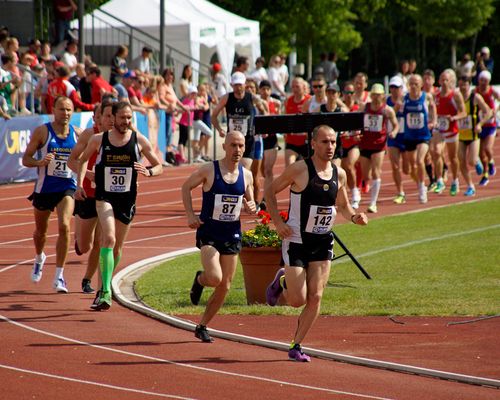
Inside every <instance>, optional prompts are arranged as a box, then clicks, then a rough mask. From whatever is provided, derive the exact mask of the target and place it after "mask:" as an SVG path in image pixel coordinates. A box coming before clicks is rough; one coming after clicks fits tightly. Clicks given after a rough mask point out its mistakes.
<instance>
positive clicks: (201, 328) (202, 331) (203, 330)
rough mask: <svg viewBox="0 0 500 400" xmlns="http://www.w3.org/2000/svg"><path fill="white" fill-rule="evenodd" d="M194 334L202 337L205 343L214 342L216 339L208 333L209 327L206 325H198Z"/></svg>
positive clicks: (199, 337)
mask: <svg viewBox="0 0 500 400" xmlns="http://www.w3.org/2000/svg"><path fill="white" fill-rule="evenodd" d="M194 336H195V337H197V338H198V339H200V340H201V341H202V342H203V343H212V342H213V341H214V339H213V338H212V337H211V336H210V335H209V334H208V331H207V327H206V326H205V325H197V326H196V328H194Z"/></svg>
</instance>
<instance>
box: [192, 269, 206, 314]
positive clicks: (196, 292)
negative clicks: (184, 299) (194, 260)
mask: <svg viewBox="0 0 500 400" xmlns="http://www.w3.org/2000/svg"><path fill="white" fill-rule="evenodd" d="M201 272H202V271H197V272H196V275H195V276H194V281H193V286H191V292H189V297H190V299H191V303H193V304H194V305H195V306H197V305H198V303H199V302H200V297H201V294H202V293H203V286H202V285H200V284H199V283H198V277H199V276H200V275H201Z"/></svg>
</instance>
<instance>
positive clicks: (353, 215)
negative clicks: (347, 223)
mask: <svg viewBox="0 0 500 400" xmlns="http://www.w3.org/2000/svg"><path fill="white" fill-rule="evenodd" d="M356 215H357V214H352V215H351V222H352V223H353V224H355V223H356V222H354V217H355V216H356Z"/></svg>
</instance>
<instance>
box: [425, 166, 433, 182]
mask: <svg viewBox="0 0 500 400" xmlns="http://www.w3.org/2000/svg"><path fill="white" fill-rule="evenodd" d="M425 172H426V173H427V176H428V177H429V181H430V182H431V183H434V182H435V179H434V177H433V176H432V164H428V165H426V166H425Z"/></svg>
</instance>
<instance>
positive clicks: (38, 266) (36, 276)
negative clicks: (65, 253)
mask: <svg viewBox="0 0 500 400" xmlns="http://www.w3.org/2000/svg"><path fill="white" fill-rule="evenodd" d="M46 259H47V256H46V255H45V253H42V261H40V262H37V261H36V258H35V262H34V263H33V271H32V272H31V280H32V281H33V282H35V283H38V282H40V279H42V275H43V264H45V260H46Z"/></svg>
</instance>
